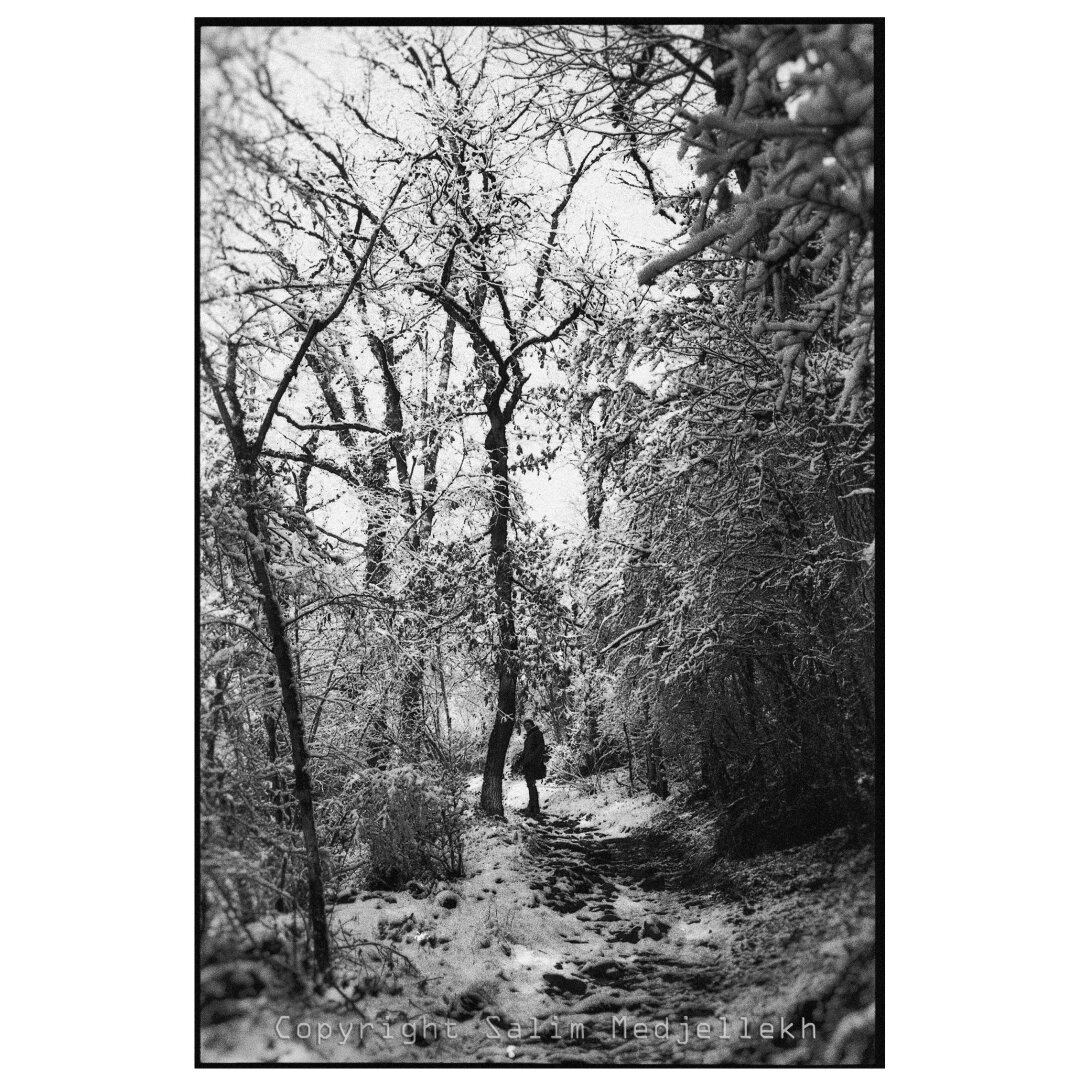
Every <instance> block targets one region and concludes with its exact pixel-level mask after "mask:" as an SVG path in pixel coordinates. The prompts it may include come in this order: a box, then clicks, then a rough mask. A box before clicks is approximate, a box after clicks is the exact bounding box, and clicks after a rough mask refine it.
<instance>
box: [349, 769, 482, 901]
mask: <svg viewBox="0 0 1080 1080" xmlns="http://www.w3.org/2000/svg"><path fill="white" fill-rule="evenodd" d="M462 796H463V791H462V788H461V786H460V784H458V783H456V782H454V781H449V782H440V781H438V780H436V779H434V778H433V777H431V776H429V775H427V774H425V773H424V772H422V771H421V770H420V769H419V768H418V767H417V766H416V765H399V766H397V767H395V768H392V769H389V770H387V771H386V772H378V771H376V770H371V771H370V772H368V773H366V774H365V775H364V777H363V778H362V782H361V784H360V801H359V806H358V808H357V817H358V822H357V832H358V835H359V838H360V840H361V841H362V842H363V843H364V844H366V845H367V849H368V851H367V853H368V859H369V872H368V880H369V884H371V885H372V886H374V887H383V888H394V887H397V886H400V885H403V884H405V882H407V881H410V880H412V879H414V878H416V879H420V880H431V879H433V878H438V877H443V878H454V877H460V876H461V875H462V874H463V873H464V853H465V840H464V817H463V797H462Z"/></svg>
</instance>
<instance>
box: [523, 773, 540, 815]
mask: <svg viewBox="0 0 1080 1080" xmlns="http://www.w3.org/2000/svg"><path fill="white" fill-rule="evenodd" d="M525 783H526V785H527V786H528V788H529V808H528V809H527V810H526V811H525V813H526V814H532V815H533V817H539V816H540V792H538V791H537V790H536V781H535V780H533V779H532V778H531V777H528V776H527V777H525Z"/></svg>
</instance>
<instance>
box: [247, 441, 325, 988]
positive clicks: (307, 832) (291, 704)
mask: <svg viewBox="0 0 1080 1080" xmlns="http://www.w3.org/2000/svg"><path fill="white" fill-rule="evenodd" d="M239 464H240V470H241V471H240V476H241V491H242V493H243V497H244V506H245V514H246V517H247V527H248V531H249V533H250V534H251V543H250V544H249V550H250V555H251V569H252V575H253V577H254V578H255V583H256V585H257V587H258V590H259V599H260V601H261V603H262V609H263V614H264V616H265V618H266V628H267V634H268V636H269V639H270V648H271V651H272V652H273V655H274V664H275V666H276V668H277V675H278V683H279V685H280V688H281V704H282V709H283V711H284V713H285V723H286V727H287V728H288V732H289V744H290V747H291V749H292V762H293V780H294V787H293V793H294V795H295V797H296V806H297V817H298V819H299V823H300V832H301V835H302V836H303V840H304V855H305V861H306V865H307V883H308V912H309V914H310V916H311V943H312V949H313V951H314V953H315V965H316V967H317V968H318V970H319V971H320V972H326V971H328V970H329V968H330V933H329V929H328V927H327V922H326V900H325V896H324V893H323V880H322V862H321V860H320V856H319V838H318V833H317V831H316V827H315V806H314V803H313V801H312V795H311V775H310V773H309V772H308V752H307V746H306V745H305V742H304V721H303V714H302V711H301V706H300V691H299V687H298V685H297V680H296V666H295V662H294V658H293V655H292V650H291V648H290V647H289V637H288V630H287V627H286V625H285V620H284V619H283V618H282V615H281V604H280V602H279V600H278V596H277V590H276V589H275V587H274V579H273V577H272V576H271V574H270V566H269V562H268V558H267V543H268V539H269V537H268V533H267V530H266V528H265V526H264V522H263V520H262V515H261V514H260V513H259V510H258V485H257V481H256V475H255V463H254V462H252V461H250V460H242V461H241V462H240V463H239Z"/></svg>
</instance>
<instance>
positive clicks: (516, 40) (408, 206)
mask: <svg viewBox="0 0 1080 1080" xmlns="http://www.w3.org/2000/svg"><path fill="white" fill-rule="evenodd" d="M882 33H883V27H882V24H881V23H880V22H878V23H876V24H873V23H869V22H864V23H807V24H795V23H780V22H763V23H761V24H756V23H755V24H749V23H722V22H721V23H708V24H704V25H702V24H687V25H682V24H680V25H674V24H672V25H664V24H626V25H624V24H596V25H591V24H551V25H529V26H526V25H522V26H467V25H440V26H421V25H386V26H375V25H367V26H340V25H325V26H307V25H305V26H261V25H258V26H256V25H253V26H226V25H203V26H202V27H201V29H200V33H199V41H198V54H199V56H198V61H199V133H198V138H199V144H198V149H199V170H200V171H199V177H200V181H199V208H198V227H199V266H198V275H199V297H198V301H199V302H198V329H197V334H198V337H197V341H196V350H197V358H196V360H197V366H198V380H199V425H200V440H201V452H200V462H199V482H200V491H199V525H198V529H199V533H198V545H199V546H198V557H199V563H200V599H199V619H200V649H199V657H198V664H199V675H198V685H199V695H200V703H199V718H198V723H199V730H198V755H199V761H198V771H199V788H198V792H199V808H198V818H199V826H198V838H197V840H198V855H199V887H198V909H199V910H198V912H197V925H198V967H199V1004H200V1008H199V1040H200V1043H201V1060H202V1061H203V1062H204V1063H208V1064H209V1063H226V1062H251V1063H258V1062H307V1063H319V1062H351V1063H364V1062H401V1063H411V1064H418V1065H419V1064H428V1063H430V1064H446V1063H453V1062H460V1063H468V1062H480V1063H491V1062H501V1063H504V1064H506V1063H508V1062H510V1061H514V1060H516V1061H517V1062H519V1063H531V1064H569V1063H582V1064H609V1065H643V1064H650V1063H674V1064H723V1063H746V1064H791V1065H803V1064H807V1065H820V1064H852V1063H858V1064H875V1063H878V1061H879V1049H880V1047H879V1044H880V1036H879V1034H878V1025H877V1022H878V1020H879V1019H880V1017H879V1016H878V1013H877V1011H876V996H877V965H878V934H877V930H878V927H877V917H876V916H877V894H876V884H875V883H876V874H877V869H878V860H879V859H880V854H881V853H880V850H879V844H878V841H877V837H878V826H879V790H878V781H879V775H878V765H877V754H878V746H879V734H880V733H879V730H878V722H879V717H878V716H877V711H876V701H877V690H878V687H877V678H878V675H877V671H876V656H877V643H878V635H877V613H876V596H877V580H878V579H877V575H878V566H877V559H876V543H875V540H876V525H875V523H876V520H877V517H876V513H875V507H876V503H875V490H876V482H875V473H876V468H875V466H876V463H877V453H878V449H877V442H876V441H875V427H876V416H877V408H876V402H877V398H876V394H875V372H876V363H877V357H876V338H877V336H878V333H877V332H878V329H879V327H878V326H877V324H876V323H875V275H874V271H875V243H876V242H878V241H880V237H879V236H878V235H877V234H876V231H875V220H876V217H877V216H878V214H877V209H876V207H875V201H874V187H875V134H876V127H875V94H876V92H877V93H878V94H880V88H876V80H875V68H876V65H875V54H876V52H877V55H878V56H880V55H881V54H880V51H879V50H880V46H881V41H880V37H881V34H882ZM879 63H880V61H879ZM880 104H881V103H880V100H878V106H879V107H880Z"/></svg>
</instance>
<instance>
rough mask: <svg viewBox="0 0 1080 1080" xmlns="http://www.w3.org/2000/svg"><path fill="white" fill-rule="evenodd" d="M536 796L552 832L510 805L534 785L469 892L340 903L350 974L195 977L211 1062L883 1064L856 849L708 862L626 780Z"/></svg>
mask: <svg viewBox="0 0 1080 1080" xmlns="http://www.w3.org/2000/svg"><path fill="white" fill-rule="evenodd" d="M478 783H479V778H478V777H477V778H475V784H478ZM541 790H542V801H543V803H544V804H545V806H544V809H545V815H544V818H543V819H542V820H541V821H540V822H539V823H536V822H533V821H531V820H529V819H527V818H524V817H522V816H521V815H520V811H518V810H515V809H512V808H514V807H522V806H524V804H525V801H526V795H525V788H524V783H523V782H521V781H517V782H514V783H511V784H509V785H507V790H506V806H507V808H508V818H509V820H508V821H507V822H505V823H503V822H499V821H491V820H488V819H476V820H474V822H473V823H472V826H471V830H470V834H469V837H468V847H467V848H466V864H467V865H466V876H465V878H464V879H462V880H460V881H457V882H454V883H445V882H443V883H437V884H436V886H434V887H432V888H430V889H424V888H419V887H415V888H414V889H413V890H411V891H402V892H397V893H390V892H352V891H350V892H345V893H342V894H340V895H339V896H338V902H337V905H336V907H335V910H334V916H333V920H334V925H335V929H336V936H337V938H338V940H339V941H351V942H353V945H352V946H346V947H345V948H346V950H347V951H349V955H351V956H353V957H361V958H363V960H362V963H363V965H364V966H363V968H360V967H358V974H357V975H356V976H355V977H349V978H343V979H342V980H339V981H338V983H337V985H336V986H335V987H333V988H331V989H329V990H326V991H323V992H321V993H319V994H315V993H312V992H310V991H309V992H307V993H300V992H299V990H298V989H297V988H296V987H294V988H293V990H292V992H290V991H288V990H286V989H285V988H284V986H283V984H282V982H281V980H280V979H276V978H274V977H273V975H272V974H271V973H270V972H269V970H268V960H267V959H266V958H262V959H255V958H253V959H249V960H247V961H246V963H247V964H248V965H249V967H248V970H247V975H246V977H245V978H241V979H240V980H239V981H240V983H241V985H242V986H246V988H247V989H246V990H244V991H243V992H244V993H245V994H246V995H247V996H239V995H236V996H232V995H230V994H229V993H228V992H227V991H225V992H222V985H223V981H224V982H228V979H227V978H225V976H226V974H227V973H225V972H223V971H222V970H221V965H218V967H216V968H215V967H210V968H208V969H204V972H203V1000H204V1006H203V1023H202V1029H201V1057H202V1060H203V1061H204V1062H207V1063H210V1062H271V1061H276V1062H309V1063H317V1062H353V1063H357V1064H359V1063H361V1062H369V1063H373V1062H402V1063H406V1062H416V1063H417V1064H419V1063H422V1062H446V1063H449V1062H472V1061H477V1062H496V1061H499V1062H503V1063H509V1061H510V1060H513V1061H515V1062H528V1063H531V1064H539V1063H544V1064H553V1065H554V1064H569V1063H582V1064H624V1065H644V1064H651V1063H670V1064H701V1065H711V1064H720V1063H724V1062H731V1063H763V1064H764V1063H770V1064H802V1063H813V1064H825V1063H863V1064H871V1063H873V1062H874V1060H875V1045H874V1031H875V1025H874V1000H875V953H876V946H875V899H874V898H875V874H874V859H873V853H872V851H871V850H870V849H869V848H868V847H867V846H866V845H865V843H857V842H854V841H853V840H852V839H851V838H850V837H849V836H848V835H847V834H846V833H844V832H836V833H833V834H831V835H829V836H826V837H823V838H822V839H820V840H817V841H815V842H813V843H810V844H805V845H802V846H800V847H797V848H791V849H788V850H786V851H780V852H774V853H771V854H768V855H760V856H756V857H753V858H748V859H741V860H717V859H716V858H715V857H714V856H713V854H712V843H711V839H710V837H711V835H712V834H711V830H710V828H709V824H710V823H709V822H708V821H707V820H705V819H703V817H702V814H701V812H700V809H697V810H692V809H690V808H686V807H682V808H679V807H678V806H672V805H670V804H666V803H662V802H660V800H658V799H656V798H655V797H653V796H649V795H644V794H637V795H634V796H628V795H626V794H625V791H624V790H623V789H620V788H619V786H618V783H617V778H616V777H609V778H607V781H606V784H605V785H602V786H601V787H600V789H599V790H597V791H594V792H592V793H590V794H583V793H582V792H581V791H579V790H575V789H572V788H570V787H567V786H560V785H547V784H545V785H544V786H543V787H542V789H541ZM362 942H374V943H378V945H380V946H382V949H381V950H377V949H376V947H375V946H372V945H362V944H361V943H362ZM386 947H389V948H391V949H393V950H395V953H393V954H388V953H386V952H385V949H386ZM376 952H381V954H382V956H381V959H380V958H377V957H376ZM387 956H389V957H390V959H391V960H392V961H393V967H392V968H388V967H387V966H386V964H385V963H384V962H382V961H384V960H385V959H386V957H387ZM235 964H236V962H235V961H234V964H233V968H234V969H235ZM260 965H261V966H260ZM343 966H344V965H341V964H339V967H343ZM354 966H355V965H354ZM362 971H366V975H363V974H362V973H361V972H362ZM229 978H232V979H233V982H234V984H235V982H236V979H235V976H234V975H230V976H229ZM215 979H216V980H217V981H216V982H215ZM245 979H246V981H245ZM208 984H209V985H208Z"/></svg>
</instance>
